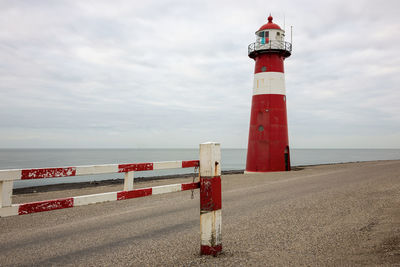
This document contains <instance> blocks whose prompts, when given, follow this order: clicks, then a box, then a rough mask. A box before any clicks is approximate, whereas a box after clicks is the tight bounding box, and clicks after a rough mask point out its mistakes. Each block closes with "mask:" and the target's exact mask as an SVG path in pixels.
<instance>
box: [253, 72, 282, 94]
mask: <svg viewBox="0 0 400 267" xmlns="http://www.w3.org/2000/svg"><path fill="white" fill-rule="evenodd" d="M267 94H277V95H286V89H285V74H284V73H282V72H259V73H256V74H254V84H253V95H267Z"/></svg>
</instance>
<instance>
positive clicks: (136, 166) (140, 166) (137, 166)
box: [118, 163, 153, 172]
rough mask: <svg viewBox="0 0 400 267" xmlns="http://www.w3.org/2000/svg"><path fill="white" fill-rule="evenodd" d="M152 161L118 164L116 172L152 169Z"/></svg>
mask: <svg viewBox="0 0 400 267" xmlns="http://www.w3.org/2000/svg"><path fill="white" fill-rule="evenodd" d="M152 170H153V163H132V164H120V165H118V172H131V171H152Z"/></svg>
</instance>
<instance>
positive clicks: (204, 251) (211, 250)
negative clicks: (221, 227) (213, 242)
mask: <svg viewBox="0 0 400 267" xmlns="http://www.w3.org/2000/svg"><path fill="white" fill-rule="evenodd" d="M221 251H222V244H221V245H217V246H212V247H211V246H206V245H201V251H200V253H201V255H213V256H216V255H218V254H219V253H220V252H221Z"/></svg>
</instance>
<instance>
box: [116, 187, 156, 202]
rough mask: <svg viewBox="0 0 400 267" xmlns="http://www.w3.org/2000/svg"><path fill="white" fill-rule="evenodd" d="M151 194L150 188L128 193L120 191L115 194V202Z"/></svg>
mask: <svg viewBox="0 0 400 267" xmlns="http://www.w3.org/2000/svg"><path fill="white" fill-rule="evenodd" d="M152 193H153V189H152V188H143V189H135V190H130V191H121V192H118V193H117V200H124V199H130V198H137V197H145V196H149V195H151V194H152Z"/></svg>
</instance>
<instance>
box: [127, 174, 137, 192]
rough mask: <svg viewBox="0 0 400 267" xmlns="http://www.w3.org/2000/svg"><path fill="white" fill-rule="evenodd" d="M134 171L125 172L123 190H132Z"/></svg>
mask: <svg viewBox="0 0 400 267" xmlns="http://www.w3.org/2000/svg"><path fill="white" fill-rule="evenodd" d="M134 175H135V174H134V172H133V171H132V172H126V173H125V178H124V191H130V190H133V182H134V179H135V177H134Z"/></svg>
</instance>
